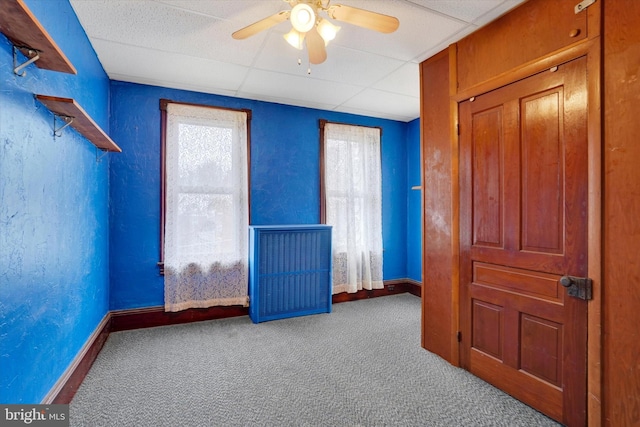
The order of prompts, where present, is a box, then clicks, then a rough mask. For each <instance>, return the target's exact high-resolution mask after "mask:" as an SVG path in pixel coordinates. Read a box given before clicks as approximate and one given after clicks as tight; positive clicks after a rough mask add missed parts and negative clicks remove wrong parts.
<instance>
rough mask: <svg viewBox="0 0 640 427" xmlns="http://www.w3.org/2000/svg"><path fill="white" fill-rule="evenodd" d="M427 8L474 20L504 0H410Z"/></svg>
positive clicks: (461, 18)
mask: <svg viewBox="0 0 640 427" xmlns="http://www.w3.org/2000/svg"><path fill="white" fill-rule="evenodd" d="M410 1H411V2H412V3H415V4H418V5H420V6H422V7H425V8H427V9H431V10H434V11H436V12H440V13H442V14H444V15H447V16H450V17H454V18H457V19H460V20H462V21H465V22H474V21H475V20H477V19H478V18H480V17H481V16H482V15H484V14H486V13H488V12H489V11H491V9H493V8H495V7H497V6H499V5H500V4H501V3H502V2H503V1H504V0H475V1H469V0H410Z"/></svg>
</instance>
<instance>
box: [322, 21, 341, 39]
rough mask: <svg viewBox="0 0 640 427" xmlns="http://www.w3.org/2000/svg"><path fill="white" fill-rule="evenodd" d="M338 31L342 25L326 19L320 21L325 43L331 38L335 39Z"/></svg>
mask: <svg viewBox="0 0 640 427" xmlns="http://www.w3.org/2000/svg"><path fill="white" fill-rule="evenodd" d="M338 31H340V27H338V26H337V25H333V24H332V23H331V22H329V21H327V20H326V19H320V22H319V23H318V32H319V33H320V35H321V36H322V39H323V40H324V42H325V43H329V42H330V41H331V40H333V39H335V38H336V34H338Z"/></svg>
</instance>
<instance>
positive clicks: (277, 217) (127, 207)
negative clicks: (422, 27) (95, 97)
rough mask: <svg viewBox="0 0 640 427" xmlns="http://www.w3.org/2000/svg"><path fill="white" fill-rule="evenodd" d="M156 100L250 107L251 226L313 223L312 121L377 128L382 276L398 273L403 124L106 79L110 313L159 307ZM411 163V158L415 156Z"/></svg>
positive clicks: (315, 139) (401, 267)
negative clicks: (116, 148) (110, 146)
mask: <svg viewBox="0 0 640 427" xmlns="http://www.w3.org/2000/svg"><path fill="white" fill-rule="evenodd" d="M161 98H167V99H172V100H174V101H182V102H191V103H199V104H209V105H216V106H222V107H229V108H248V109H251V110H252V124H251V143H252V145H251V223H252V224H255V225H274V224H292V223H293V224H295V223H299V224H314V223H318V221H319V215H320V214H319V210H320V208H319V199H320V195H319V185H320V184H319V173H320V172H319V160H318V159H319V145H318V144H319V128H318V119H320V118H323V119H327V120H331V121H338V122H346V123H352V124H359V125H367V126H380V127H382V129H383V131H382V168H383V171H382V174H383V175H382V180H383V213H382V215H383V238H384V249H385V258H384V278H385V279H394V278H403V277H407V271H406V254H407V246H406V241H405V240H406V239H405V236H406V223H407V200H406V194H407V193H406V191H405V189H406V188H407V171H406V168H407V157H406V149H405V145H406V140H407V124H406V123H402V122H396V121H391V120H382V119H375V118H370V117H363V116H356V115H348V114H342V113H334V112H328V111H321V110H314V109H309V108H299V107H292V106H286V105H281V104H272V103H266V102H259V101H250V100H245V99H239V98H230V97H224V96H216V95H208V94H202V93H195V92H187V91H180V90H173V89H166V88H160V87H154V86H145V85H137V84H130V83H123V82H112V83H111V129H112V136H113V138H114V139H115V140H116V141H117V142H118V144H119V145H120V146H121V147H122V149H123V153H122V154H121V155H118V156H114V157H113V158H112V161H111V181H110V191H111V234H110V239H111V240H110V247H111V309H125V308H135V307H145V306H155V305H162V304H164V301H163V286H164V285H163V279H162V277H161V276H159V275H158V268H157V266H156V263H157V262H158V257H159V232H160V231H159V227H160V110H159V100H160V99H161ZM416 162H417V164H418V167H419V160H416Z"/></svg>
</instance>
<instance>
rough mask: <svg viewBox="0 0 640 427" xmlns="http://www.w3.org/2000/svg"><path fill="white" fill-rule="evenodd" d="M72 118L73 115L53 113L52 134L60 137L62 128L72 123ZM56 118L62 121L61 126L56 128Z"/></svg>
mask: <svg viewBox="0 0 640 427" xmlns="http://www.w3.org/2000/svg"><path fill="white" fill-rule="evenodd" d="M73 119H74V117H71V116H63V115H61V114H54V115H53V136H57V137H58V138H59V137H61V136H62V130H63V129H64V128H66V127H67V126H69V125H70V124H71V123H73ZM58 120H62V121H63V122H64V124H63V125H62V126H60V127H59V128H56V126H57V121H58Z"/></svg>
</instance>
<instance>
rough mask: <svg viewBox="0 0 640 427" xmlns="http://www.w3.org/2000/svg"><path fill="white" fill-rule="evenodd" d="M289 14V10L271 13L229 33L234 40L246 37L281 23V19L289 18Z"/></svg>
mask: <svg viewBox="0 0 640 427" xmlns="http://www.w3.org/2000/svg"><path fill="white" fill-rule="evenodd" d="M289 14H290V11H289V10H282V11H280V12H278V13H276V14H275V15H271V16H269V17H267V18H264V19H261V20H259V21H257V22H254V23H253V24H251V25H247V26H246V27H244V28H242V29H240V30H238V31H236V32H235V33H233V34H231V37H233V38H234V39H236V40H242V39H246V38H247V37H250V36H252V35H254V34H257V33H259V32H260V31H264V30H268V29H269V28H271V27H273V26H274V25H277V24H279V23H281V22H282V21H286V20H287V19H288V18H289Z"/></svg>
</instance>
